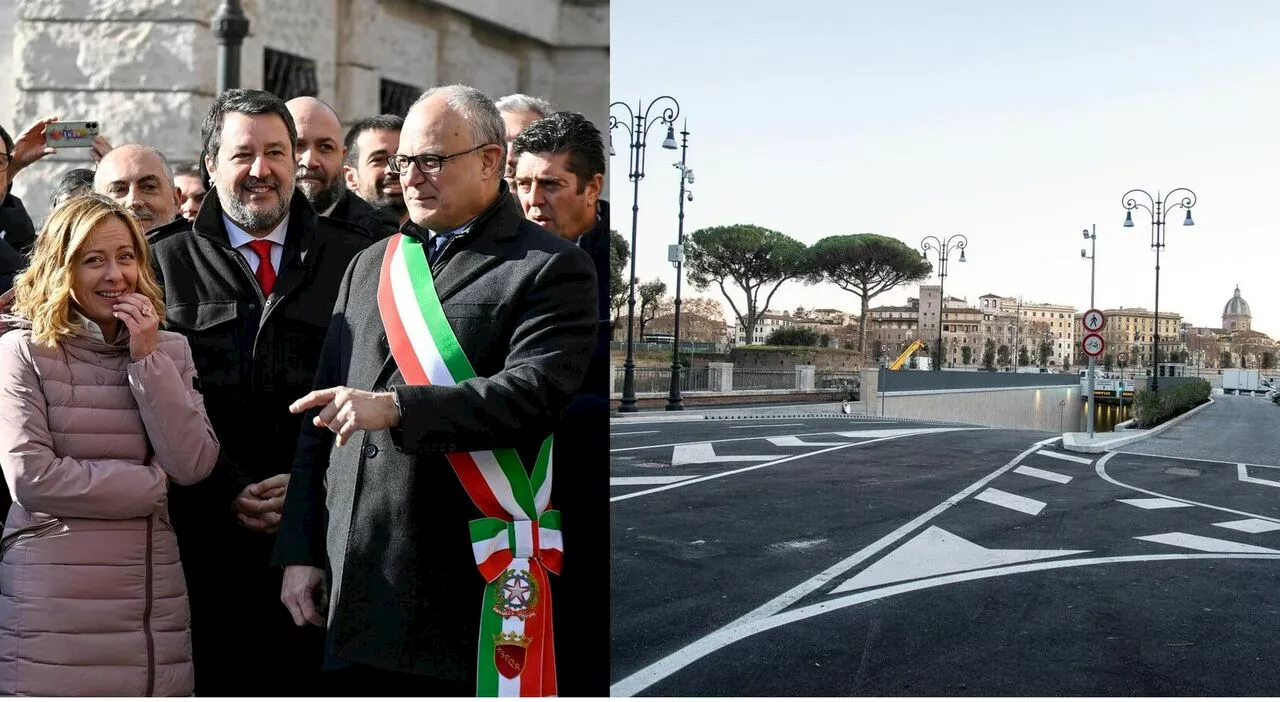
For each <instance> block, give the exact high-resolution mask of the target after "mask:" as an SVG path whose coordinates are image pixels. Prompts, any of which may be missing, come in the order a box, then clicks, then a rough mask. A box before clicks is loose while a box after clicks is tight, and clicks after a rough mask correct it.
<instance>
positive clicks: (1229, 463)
mask: <svg viewBox="0 0 1280 702" xmlns="http://www.w3.org/2000/svg"><path fill="white" fill-rule="evenodd" d="M1114 453H1123V454H1125V455H1126V456H1144V457H1146V458H1176V459H1177V460H1179V461H1194V462H1196V463H1221V464H1222V465H1226V466H1238V465H1240V462H1239V461H1215V460H1213V459H1212V458H1188V457H1186V456H1163V455H1161V454H1158V453H1143V452H1141V451H1115V452H1114ZM1249 465H1251V466H1253V467H1254V468H1275V469H1278V470H1280V466H1269V465H1266V464H1263V463H1250V464H1249Z"/></svg>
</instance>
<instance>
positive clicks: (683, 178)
mask: <svg viewBox="0 0 1280 702" xmlns="http://www.w3.org/2000/svg"><path fill="white" fill-rule="evenodd" d="M688 150H689V120H687V119H686V120H685V121H684V128H683V129H681V130H680V162H679V163H676V164H674V165H675V167H676V168H678V169H680V219H679V222H680V224H679V225H678V226H677V228H676V245H675V246H674V247H672V251H671V255H670V256H668V258H670V259H671V263H672V264H673V265H674V266H675V267H676V318H675V333H674V335H673V336H674V337H675V338H674V339H673V340H672V341H671V392H670V393H668V394H667V409H668V410H682V409H684V403H683V402H682V401H681V400H680V283H682V282H683V281H684V201H685V197H686V195H687V196H688V199H689V200H690V201H692V200H693V193H691V192H687V191H686V190H685V187H684V184H685V183H686V182H687V183H689V184H690V185H692V184H693V170H692V169H690V168H689V165H688V163H687V161H686V156H685V154H686V153H687V152H688Z"/></svg>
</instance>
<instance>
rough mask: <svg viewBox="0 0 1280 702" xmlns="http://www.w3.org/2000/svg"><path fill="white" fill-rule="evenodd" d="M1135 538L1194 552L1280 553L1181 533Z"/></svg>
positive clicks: (1270, 549)
mask: <svg viewBox="0 0 1280 702" xmlns="http://www.w3.org/2000/svg"><path fill="white" fill-rule="evenodd" d="M1134 538H1135V539H1138V540H1139V541H1151V542H1154V543H1157V544H1164V545H1166V546H1178V547H1180V548H1189V549H1191V550H1193V551H1208V552H1211V553H1280V551H1277V550H1275V549H1273V548H1265V547H1263V546H1253V545H1251V544H1240V543H1236V542H1234V541H1223V540H1222V539H1211V538H1209V537H1207V536H1196V535H1195V534H1186V533H1183V532H1180V531H1173V532H1169V533H1168V534H1152V535H1151V536H1135V537H1134Z"/></svg>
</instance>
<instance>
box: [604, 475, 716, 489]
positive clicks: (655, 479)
mask: <svg viewBox="0 0 1280 702" xmlns="http://www.w3.org/2000/svg"><path fill="white" fill-rule="evenodd" d="M696 477H698V476H696V475H642V476H636V477H631V478H609V487H614V486H618V485H668V484H670V483H678V482H680V481H681V480H688V479H690V478H696Z"/></svg>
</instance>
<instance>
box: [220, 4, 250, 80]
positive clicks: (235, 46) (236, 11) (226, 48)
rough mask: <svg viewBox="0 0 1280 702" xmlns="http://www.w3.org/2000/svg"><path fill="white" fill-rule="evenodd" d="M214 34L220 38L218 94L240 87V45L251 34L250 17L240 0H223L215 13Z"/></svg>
mask: <svg viewBox="0 0 1280 702" xmlns="http://www.w3.org/2000/svg"><path fill="white" fill-rule="evenodd" d="M212 28H213V36H215V37H217V39H218V84H217V89H218V94H219V95H221V94H222V92H223V91H224V90H230V89H231V88H239V87H240V45H241V44H242V43H243V42H244V38H245V37H247V36H249V18H248V17H246V16H245V14H244V10H242V9H240V0H222V4H221V5H219V6H218V11H217V12H215V13H213V23H212Z"/></svg>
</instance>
